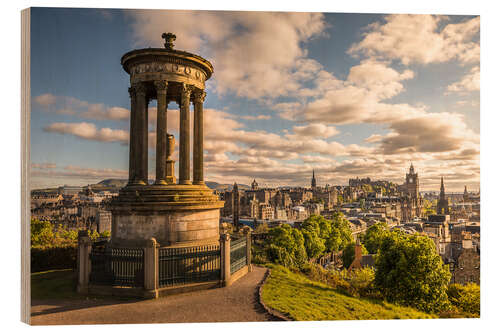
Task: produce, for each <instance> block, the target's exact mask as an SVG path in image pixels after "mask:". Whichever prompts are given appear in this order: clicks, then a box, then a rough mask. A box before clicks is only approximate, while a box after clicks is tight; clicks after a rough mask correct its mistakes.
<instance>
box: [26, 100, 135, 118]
mask: <svg viewBox="0 0 500 333" xmlns="http://www.w3.org/2000/svg"><path fill="white" fill-rule="evenodd" d="M34 100H35V103H37V104H38V105H40V106H43V107H44V108H45V110H46V111H48V112H54V113H56V114H61V115H71V116H73V115H74V116H77V117H79V118H84V119H93V120H128V119H129V117H130V110H128V109H125V108H122V107H118V106H113V107H109V106H106V105H104V104H102V103H89V102H86V101H82V100H79V99H77V98H74V97H67V96H54V95H52V94H43V95H39V96H36V97H35V98H34Z"/></svg>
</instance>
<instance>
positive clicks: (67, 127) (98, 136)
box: [44, 122, 129, 144]
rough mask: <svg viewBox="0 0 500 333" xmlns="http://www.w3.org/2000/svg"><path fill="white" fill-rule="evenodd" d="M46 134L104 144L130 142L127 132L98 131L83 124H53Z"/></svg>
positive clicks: (45, 129) (90, 125)
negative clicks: (74, 137)
mask: <svg viewBox="0 0 500 333" xmlns="http://www.w3.org/2000/svg"><path fill="white" fill-rule="evenodd" d="M44 131H46V132H52V133H59V134H71V135H74V136H76V137H79V138H82V139H85V140H93V141H102V142H121V143H123V144H127V143H128V140H129V133H128V131H125V130H118V129H111V128H107V127H106V128H100V129H98V128H97V127H96V126H95V125H94V124H91V123H87V122H81V123H52V124H50V125H49V126H47V127H45V128H44Z"/></svg>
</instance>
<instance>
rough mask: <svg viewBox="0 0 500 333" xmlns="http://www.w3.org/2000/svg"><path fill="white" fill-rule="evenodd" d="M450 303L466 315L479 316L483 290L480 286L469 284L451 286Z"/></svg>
mask: <svg viewBox="0 0 500 333" xmlns="http://www.w3.org/2000/svg"><path fill="white" fill-rule="evenodd" d="M447 294H448V299H449V301H450V303H451V304H452V305H453V306H455V307H456V308H457V309H458V310H459V311H461V312H464V313H465V314H471V315H475V316H479V315H480V312H481V302H480V301H481V290H480V287H479V285H477V284H475V283H468V284H467V285H465V286H463V285H460V284H451V285H450V286H449V287H448V290H447Z"/></svg>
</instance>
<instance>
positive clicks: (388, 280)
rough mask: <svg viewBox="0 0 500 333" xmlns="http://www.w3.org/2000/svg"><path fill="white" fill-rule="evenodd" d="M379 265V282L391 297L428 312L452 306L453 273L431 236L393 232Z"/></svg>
mask: <svg viewBox="0 0 500 333" xmlns="http://www.w3.org/2000/svg"><path fill="white" fill-rule="evenodd" d="M375 267H376V274H375V285H376V286H377V287H378V288H380V290H381V291H382V293H383V294H384V296H385V297H386V298H387V300H388V301H390V302H397V303H400V304H403V305H407V306H412V307H416V308H418V309H420V310H423V311H426V312H439V311H443V310H445V309H446V308H447V307H448V305H449V302H448V297H447V294H446V290H447V286H448V283H449V281H450V277H451V274H450V272H449V270H448V267H447V266H445V265H443V262H442V261H441V258H440V257H439V255H438V254H437V252H436V248H435V245H434V242H433V241H432V240H431V239H430V238H429V237H427V236H423V235H406V234H404V233H402V232H401V231H393V232H390V233H389V235H388V236H387V237H385V238H384V239H383V241H382V244H381V246H380V249H379V252H378V255H377V258H376V261H375Z"/></svg>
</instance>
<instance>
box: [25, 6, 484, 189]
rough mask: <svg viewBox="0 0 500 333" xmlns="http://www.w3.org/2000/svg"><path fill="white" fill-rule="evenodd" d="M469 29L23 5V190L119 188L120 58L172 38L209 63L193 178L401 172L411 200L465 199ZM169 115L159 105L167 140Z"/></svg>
mask: <svg viewBox="0 0 500 333" xmlns="http://www.w3.org/2000/svg"><path fill="white" fill-rule="evenodd" d="M479 26H480V21H479V17H478V16H444V15H440V16H431V15H380V14H376V15H375V14H374V15H371V14H337V13H296V12H294V13H286V12H224V11H218V12H217V11H169V10H106V9H64V8H58V9H56V8H34V9H33V10H32V22H31V29H32V31H31V94H32V104H31V107H32V110H31V162H32V164H31V174H32V179H31V182H32V183H31V187H32V188H41V187H49V186H59V185H63V184H70V185H86V184H91V183H95V182H97V181H100V180H102V179H106V178H123V179H126V178H127V177H128V136H129V135H128V131H129V113H130V112H129V108H130V100H129V96H128V90H127V89H128V87H129V78H128V74H127V73H126V72H125V71H124V70H123V69H122V67H121V65H120V58H121V56H122V55H123V54H124V53H126V52H128V51H130V50H132V49H138V48H145V47H163V42H164V40H163V39H161V34H162V33H163V32H173V33H175V34H176V36H177V40H176V42H175V48H176V49H180V50H186V51H189V52H192V53H196V54H199V55H201V56H203V57H204V58H206V59H208V60H209V61H211V62H212V64H213V65H214V68H215V72H214V75H213V77H212V78H211V79H210V80H209V81H207V97H206V100H205V105H204V107H205V117H204V119H205V180H208V181H216V182H220V183H233V182H235V181H236V182H238V183H245V184H250V183H251V181H252V180H253V179H256V180H257V182H258V183H259V184H260V185H262V186H280V185H297V186H304V185H308V184H310V179H311V175H312V170H313V169H314V170H315V175H316V178H317V182H318V185H321V186H323V185H325V184H330V185H346V184H347V183H348V179H349V178H355V177H360V178H361V177H370V178H372V179H374V180H379V179H381V180H390V181H393V182H396V183H398V184H401V183H403V181H404V176H405V173H406V172H407V171H408V168H409V166H410V163H413V165H414V167H415V170H416V172H418V173H419V176H420V185H421V190H435V191H437V190H439V184H440V178H441V177H444V179H445V185H446V189H447V190H449V191H463V188H464V186H465V185H467V188H468V190H470V191H477V190H479V174H480V170H479V169H480V168H479V148H480V140H479V136H480V128H479V107H480V106H479V58H480V57H479V55H480V52H479V49H480V41H479ZM149 107H150V110H152V111H150V112H149V115H150V119H149V128H150V135H149V147H150V150H149V163H148V165H149V174H150V177H151V178H153V177H154V173H155V170H154V167H155V162H154V161H155V149H154V148H155V133H154V129H155V128H156V126H155V121H156V117H155V112H154V111H155V108H156V104H155V103H152V104H150V106H149ZM178 116H179V114H178V106H177V105H176V104H175V103H170V104H169V112H168V124H169V129H168V130H169V132H171V133H173V134H174V135H175V136H176V137H177V134H178ZM191 118H192V117H191ZM174 156H175V155H174ZM176 168H177V165H176Z"/></svg>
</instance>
